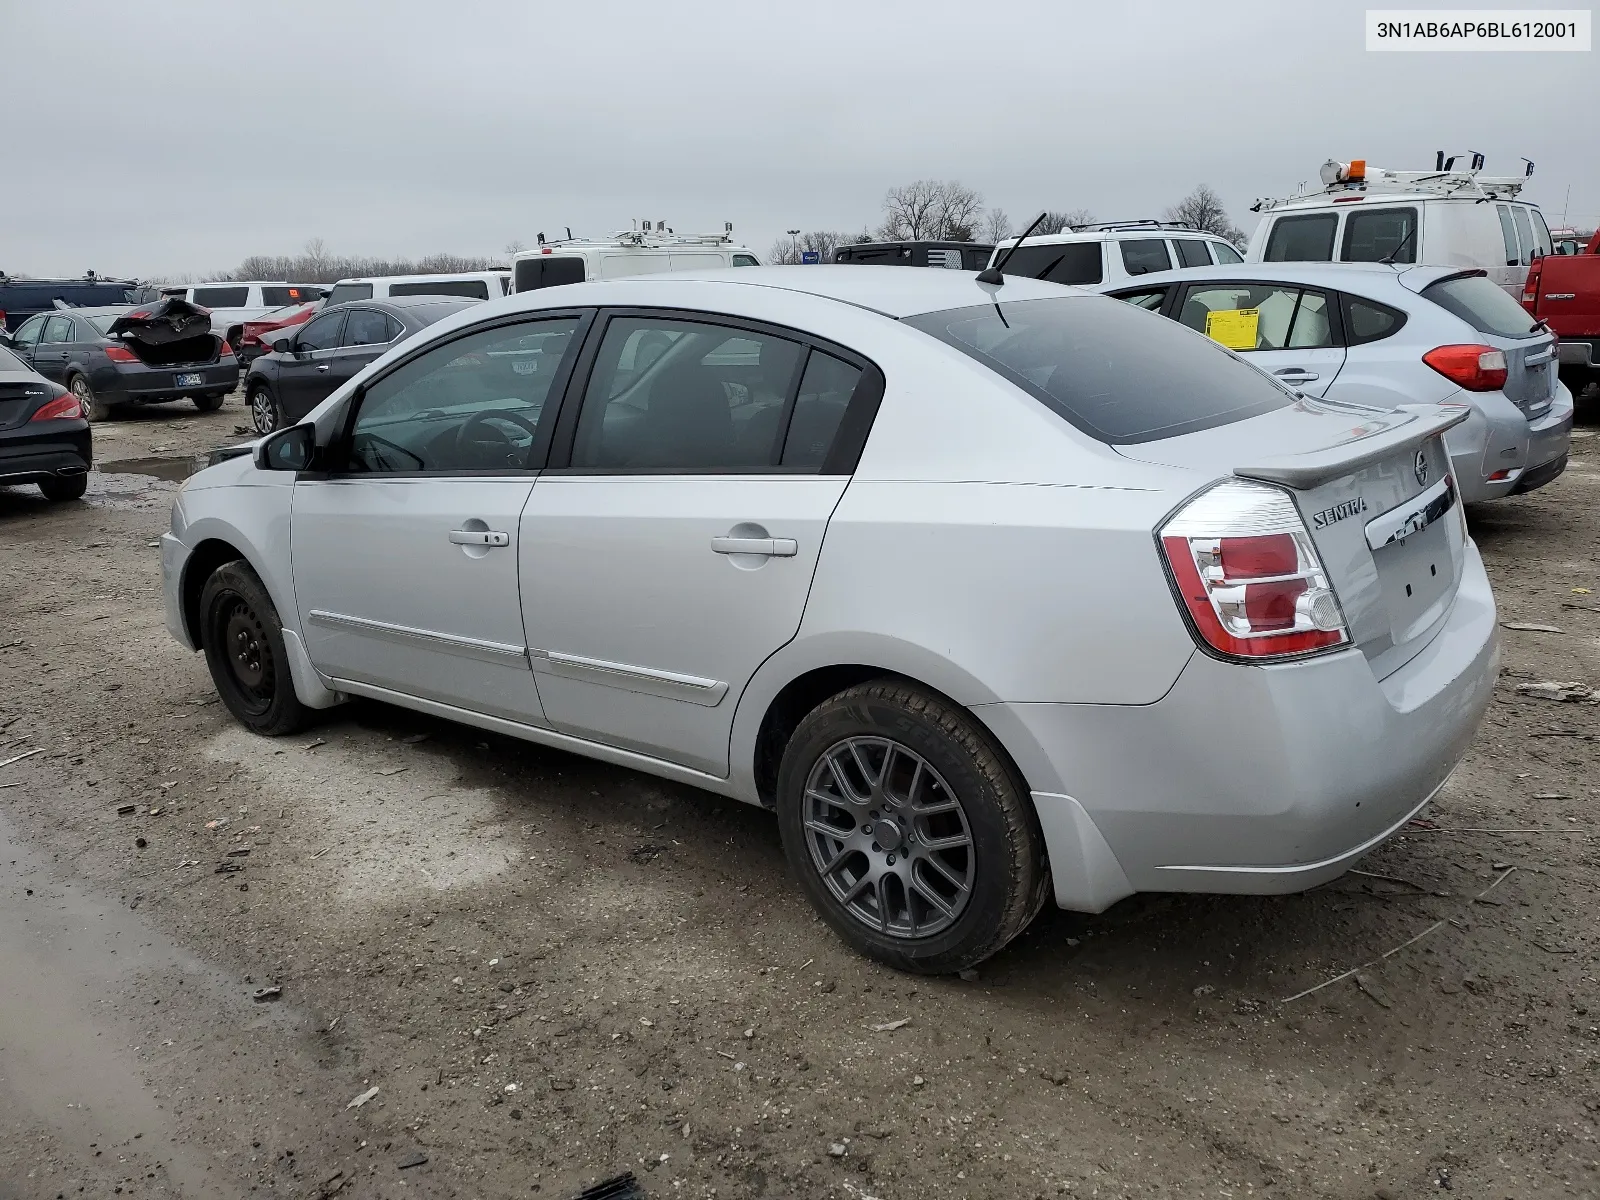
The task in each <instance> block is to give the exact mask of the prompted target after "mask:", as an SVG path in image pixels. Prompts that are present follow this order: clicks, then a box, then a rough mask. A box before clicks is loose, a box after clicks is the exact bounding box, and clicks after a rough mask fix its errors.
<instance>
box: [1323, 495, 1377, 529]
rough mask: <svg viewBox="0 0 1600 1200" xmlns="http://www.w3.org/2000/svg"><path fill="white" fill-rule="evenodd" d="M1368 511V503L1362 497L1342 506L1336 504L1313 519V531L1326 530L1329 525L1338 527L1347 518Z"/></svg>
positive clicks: (1346, 502) (1348, 501)
mask: <svg viewBox="0 0 1600 1200" xmlns="http://www.w3.org/2000/svg"><path fill="white" fill-rule="evenodd" d="M1366 511H1367V502H1366V501H1365V500H1363V499H1362V498H1361V497H1360V496H1357V497H1356V498H1355V499H1354V500H1346V501H1345V502H1344V503H1342V504H1335V505H1334V506H1333V507H1332V508H1325V509H1323V510H1322V511H1321V512H1319V513H1317V514H1316V515H1315V516H1313V517H1312V518H1311V527H1312V528H1313V529H1326V528H1327V527H1328V526H1329V525H1337V524H1338V523H1339V522H1340V521H1342V520H1344V519H1345V518H1346V517H1353V516H1355V515H1356V514H1357V513H1364V512H1366Z"/></svg>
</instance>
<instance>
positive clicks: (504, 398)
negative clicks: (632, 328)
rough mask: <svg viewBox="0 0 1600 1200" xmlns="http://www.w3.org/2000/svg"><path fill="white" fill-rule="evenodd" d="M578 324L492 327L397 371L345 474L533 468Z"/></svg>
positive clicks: (375, 404)
mask: <svg viewBox="0 0 1600 1200" xmlns="http://www.w3.org/2000/svg"><path fill="white" fill-rule="evenodd" d="M578 325H579V319H578V318H577V317H555V318H551V319H547V320H542V321H523V322H519V323H518V324H515V325H502V326H498V327H496V328H494V329H485V330H483V331H481V332H479V333H472V334H468V335H467V336H466V337H462V338H456V339H454V340H453V341H449V342H446V343H444V344H443V345H440V346H437V347H435V348H434V349H432V350H429V351H428V352H427V353H425V354H422V355H419V356H418V357H417V358H414V359H412V360H411V361H410V362H408V363H405V364H404V365H403V366H401V367H399V368H397V369H396V370H394V371H391V372H390V373H389V374H387V375H385V376H383V378H381V379H379V380H378V381H377V382H375V383H373V384H372V385H371V386H370V387H368V388H367V389H366V392H365V393H364V394H363V395H362V397H361V407H360V409H359V410H358V411H357V412H356V420H355V425H354V426H353V427H352V430H351V435H350V450H349V458H348V461H347V464H346V469H347V470H349V471H354V472H362V473H372V472H377V473H383V472H415V471H456V472H464V471H520V470H525V469H526V467H527V461H528V453H529V451H530V450H531V448H532V446H533V442H534V439H535V438H536V437H537V436H538V433H539V428H540V422H541V421H542V420H544V418H545V415H546V405H545V401H546V400H547V399H549V395H550V386H551V384H552V382H553V381H554V380H555V379H556V377H557V375H558V374H559V373H560V370H561V366H562V363H563V362H564V361H565V358H566V356H567V354H568V353H570V352H572V351H573V349H574V346H573V334H574V333H575V332H576V330H577V328H578ZM552 407H553V406H552Z"/></svg>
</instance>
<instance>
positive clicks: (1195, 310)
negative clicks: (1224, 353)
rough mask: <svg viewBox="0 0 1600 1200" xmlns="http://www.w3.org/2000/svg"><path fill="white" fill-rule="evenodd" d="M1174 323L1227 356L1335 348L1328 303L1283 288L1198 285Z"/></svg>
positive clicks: (1323, 298) (1312, 294) (1311, 294)
mask: <svg viewBox="0 0 1600 1200" xmlns="http://www.w3.org/2000/svg"><path fill="white" fill-rule="evenodd" d="M1178 320H1179V321H1181V322H1182V323H1183V324H1185V325H1187V326H1188V327H1189V328H1190V329H1193V330H1196V331H1197V332H1199V333H1203V334H1205V335H1206V336H1207V337H1209V338H1210V339H1211V340H1212V341H1215V342H1220V343H1221V344H1222V345H1224V346H1226V347H1228V348H1229V349H1230V350H1244V351H1248V350H1311V349H1316V348H1318V347H1322V346H1331V345H1333V333H1332V329H1331V326H1330V323H1329V320H1328V297H1327V296H1326V295H1324V294H1323V293H1321V292H1314V291H1307V290H1304V289H1302V288H1298V287H1293V286H1290V285H1288V284H1281V283H1216V284H1211V283H1208V284H1203V285H1196V286H1194V287H1191V288H1190V289H1189V292H1188V295H1186V296H1185V297H1184V301H1183V307H1182V309H1181V310H1179V312H1178Z"/></svg>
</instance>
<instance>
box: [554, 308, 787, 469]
mask: <svg viewBox="0 0 1600 1200" xmlns="http://www.w3.org/2000/svg"><path fill="white" fill-rule="evenodd" d="M801 352H802V347H801V346H800V345H799V344H797V343H795V342H791V341H789V340H788V339H786V338H780V337H774V336H772V335H771V334H765V333H754V332H750V331H748V330H743V329H733V328H729V327H726V326H721V325H708V324H701V323H700V322H697V321H680V320H671V319H663V318H654V317H651V318H642V317H616V318H613V319H612V320H611V321H610V323H609V324H608V325H607V326H606V333H605V338H604V340H603V341H602V342H601V344H600V352H599V355H598V357H597V358H596V359H595V364H594V370H593V372H592V373H591V374H590V376H589V384H588V387H587V388H586V389H585V392H584V398H583V408H582V411H581V412H580V414H579V417H578V430H577V437H576V441H575V443H574V445H573V449H572V465H573V466H574V467H579V468H587V469H590V470H609V471H678V472H685V473H693V472H707V471H740V470H746V471H754V470H768V469H770V468H771V467H773V466H774V465H776V464H777V461H778V454H779V450H780V448H781V446H782V439H783V432H784V415H785V401H786V400H787V398H788V396H789V395H790V393H791V391H792V389H793V386H794V376H795V371H796V369H797V368H798V367H799V365H800V355H801Z"/></svg>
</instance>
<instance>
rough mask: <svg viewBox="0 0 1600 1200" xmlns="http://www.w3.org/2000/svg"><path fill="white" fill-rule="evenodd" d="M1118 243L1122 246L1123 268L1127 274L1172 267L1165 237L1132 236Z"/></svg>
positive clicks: (1147, 272)
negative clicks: (1128, 239)
mask: <svg viewBox="0 0 1600 1200" xmlns="http://www.w3.org/2000/svg"><path fill="white" fill-rule="evenodd" d="M1118 244H1119V245H1120V246H1121V247H1122V266H1123V269H1124V270H1126V271H1127V272H1128V274H1129V275H1147V274H1149V273H1150V272H1151V271H1170V270H1171V269H1172V256H1171V255H1170V254H1168V253H1167V243H1166V239H1165V238H1134V239H1132V240H1131V241H1126V242H1120V243H1118Z"/></svg>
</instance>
